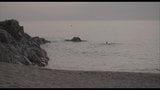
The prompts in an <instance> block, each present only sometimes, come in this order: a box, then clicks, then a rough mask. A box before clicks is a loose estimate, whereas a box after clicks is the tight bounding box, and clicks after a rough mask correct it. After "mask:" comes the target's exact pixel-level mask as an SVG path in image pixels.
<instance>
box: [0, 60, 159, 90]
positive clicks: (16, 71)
mask: <svg viewBox="0 0 160 90" xmlns="http://www.w3.org/2000/svg"><path fill="white" fill-rule="evenodd" d="M0 87H1V88H15V87H16V88H160V74H159V73H132V72H99V71H69V70H52V69H46V68H40V67H33V66H24V65H17V64H9V63H3V62H0Z"/></svg>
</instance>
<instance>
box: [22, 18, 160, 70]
mask: <svg viewBox="0 0 160 90" xmlns="http://www.w3.org/2000/svg"><path fill="white" fill-rule="evenodd" d="M20 25H22V26H24V31H25V32H26V33H28V34H29V35H31V36H39V37H44V38H45V39H47V40H50V41H51V43H47V44H44V45H41V47H42V48H43V49H44V50H46V52H47V54H48V57H49V58H50V60H49V62H48V65H47V66H46V67H45V68H49V69H58V70H76V71H116V72H147V73H148V72H149V73H160V21H159V20H124V21H123V20H108V21H107V20H90V21H87V20H80V21H78V20H77V21H76V20H72V21H62V20H61V21H51V20H50V21H22V22H20ZM72 37H80V38H81V39H82V40H87V41H86V42H67V41H65V39H71V38H72ZM106 42H109V43H110V44H109V45H108V44H106Z"/></svg>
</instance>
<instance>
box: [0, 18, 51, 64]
mask: <svg viewBox="0 0 160 90" xmlns="http://www.w3.org/2000/svg"><path fill="white" fill-rule="evenodd" d="M48 42H50V41H48V40H45V39H44V38H40V37H31V36H30V35H28V34H27V33H25V32H24V30H23V26H20V25H19V22H18V21H17V20H14V19H12V20H5V21H1V22H0V61H2V62H8V63H17V64H24V65H38V66H46V65H47V64H48V60H49V58H48V56H47V53H46V51H45V50H43V49H42V48H41V47H40V45H41V44H45V43H48Z"/></svg>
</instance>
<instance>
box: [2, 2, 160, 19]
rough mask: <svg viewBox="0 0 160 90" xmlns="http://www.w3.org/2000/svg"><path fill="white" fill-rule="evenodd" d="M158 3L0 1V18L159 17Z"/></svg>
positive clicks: (159, 3)
mask: <svg viewBox="0 0 160 90" xmlns="http://www.w3.org/2000/svg"><path fill="white" fill-rule="evenodd" d="M159 17H160V2H0V20H4V19H11V18H14V19H17V20H20V21H31V20H32V21H34V20H46V21H47V20H159Z"/></svg>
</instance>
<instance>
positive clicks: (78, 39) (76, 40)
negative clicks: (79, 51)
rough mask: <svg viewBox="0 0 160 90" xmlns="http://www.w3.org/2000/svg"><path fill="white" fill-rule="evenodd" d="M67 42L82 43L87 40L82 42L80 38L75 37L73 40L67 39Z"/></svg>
mask: <svg viewBox="0 0 160 90" xmlns="http://www.w3.org/2000/svg"><path fill="white" fill-rule="evenodd" d="M65 41H72V42H82V41H86V40H81V39H80V38H79V37H73V38H72V39H66V40H65Z"/></svg>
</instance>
